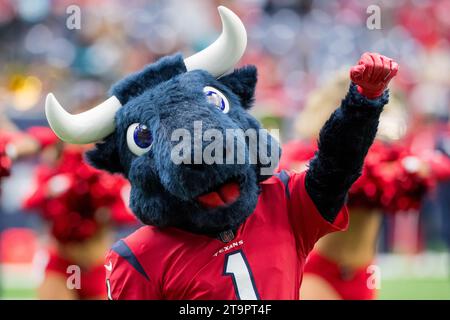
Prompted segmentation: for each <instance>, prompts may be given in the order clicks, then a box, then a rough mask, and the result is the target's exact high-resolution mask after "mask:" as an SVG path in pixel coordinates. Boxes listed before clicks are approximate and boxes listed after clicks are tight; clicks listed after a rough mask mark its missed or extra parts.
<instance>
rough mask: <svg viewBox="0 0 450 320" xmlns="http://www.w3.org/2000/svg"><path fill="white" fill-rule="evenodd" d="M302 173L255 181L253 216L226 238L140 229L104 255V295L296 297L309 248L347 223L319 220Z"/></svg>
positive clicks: (344, 217)
mask: <svg viewBox="0 0 450 320" xmlns="http://www.w3.org/2000/svg"><path fill="white" fill-rule="evenodd" d="M304 179H305V173H301V174H288V173H286V172H285V171H282V172H280V174H278V175H277V176H274V177H272V178H270V179H268V180H267V181H265V182H263V183H262V184H261V194H260V195H259V201H258V204H257V207H256V209H255V211H254V212H253V214H252V215H251V216H250V217H249V218H248V219H247V220H246V221H245V223H244V224H242V225H241V226H240V228H239V229H238V231H237V233H236V235H235V237H234V239H233V240H231V241H230V242H228V243H224V242H222V241H220V240H218V239H216V238H210V237H207V236H203V235H197V234H193V233H189V232H185V231H182V230H179V229H176V228H166V229H160V228H156V227H153V226H144V227H142V228H140V229H139V230H137V231H136V232H135V233H133V234H132V235H130V236H129V237H127V238H126V239H124V240H120V241H119V242H117V243H116V244H115V245H114V246H113V248H112V249H111V251H110V253H109V254H108V257H107V260H106V265H105V267H106V269H107V286H108V296H109V298H110V299H226V300H228V299H298V298H299V288H300V283H301V280H302V274H303V267H304V264H305V259H306V257H307V255H308V253H309V252H310V251H311V249H312V248H313V246H314V244H315V243H316V241H317V240H318V239H319V238H320V237H322V236H323V235H325V234H327V233H329V232H332V231H338V230H343V229H345V228H346V227H347V224H348V213H347V210H346V209H345V208H343V209H342V210H341V212H340V213H339V214H338V216H337V218H336V220H335V222H334V223H333V224H331V223H329V222H327V221H326V220H325V219H323V218H322V216H321V215H320V213H319V212H318V211H317V209H316V207H315V205H314V204H313V202H312V200H311V199H310V197H309V195H308V193H307V192H306V189H305V184H304Z"/></svg>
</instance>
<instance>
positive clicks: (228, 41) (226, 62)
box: [184, 6, 247, 78]
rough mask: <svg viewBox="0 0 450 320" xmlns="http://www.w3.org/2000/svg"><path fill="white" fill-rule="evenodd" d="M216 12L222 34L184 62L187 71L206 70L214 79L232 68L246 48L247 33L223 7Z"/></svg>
mask: <svg viewBox="0 0 450 320" xmlns="http://www.w3.org/2000/svg"><path fill="white" fill-rule="evenodd" d="M218 10H219V14H220V18H221V20H222V34H221V35H220V36H219V38H218V39H217V40H216V41H215V42H214V43H213V44H211V45H210V46H209V47H207V48H205V49H203V50H202V51H200V52H198V53H196V54H194V55H193V56H190V57H189V58H186V59H185V60H184V64H185V65H186V68H187V70H188V71H191V70H197V69H201V70H206V71H208V72H209V73H211V74H212V75H213V76H215V77H216V78H218V77H220V76H222V75H224V74H225V73H227V72H228V71H230V70H232V69H233V68H234V66H235V65H236V64H237V63H238V61H239V59H241V57H242V55H243V54H244V51H245V48H246V46H247V32H246V31H245V27H244V24H243V23H242V21H241V19H239V17H238V16H237V15H236V14H235V13H234V12H233V11H231V10H230V9H228V8H225V7H224V6H220V7H219V8H218Z"/></svg>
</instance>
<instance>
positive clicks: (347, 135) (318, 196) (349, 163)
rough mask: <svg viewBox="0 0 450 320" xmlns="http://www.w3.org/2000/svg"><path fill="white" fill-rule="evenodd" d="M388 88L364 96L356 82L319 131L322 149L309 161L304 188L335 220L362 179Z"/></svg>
mask: <svg viewBox="0 0 450 320" xmlns="http://www.w3.org/2000/svg"><path fill="white" fill-rule="evenodd" d="M388 99H389V92H388V91H387V90H386V91H385V92H384V93H383V95H382V96H381V97H379V98H377V99H374V100H369V99H367V98H365V97H364V96H362V95H361V94H360V93H359V92H358V90H357V87H356V85H355V84H353V83H352V84H351V85H350V90H349V92H348V94H347V96H346V97H345V99H344V100H342V103H341V106H340V108H338V109H337V110H336V111H335V112H334V113H333V114H332V115H331V117H330V118H329V119H328V121H327V122H326V123H325V125H324V126H323V128H322V129H321V131H320V136H319V141H318V145H319V149H318V151H317V152H316V154H315V156H314V158H313V159H312V160H311V162H310V163H309V169H308V171H307V173H306V180H305V187H306V190H307V192H308V194H309V196H310V197H311V199H312V200H313V202H314V204H315V205H316V207H317V209H318V211H319V212H320V214H321V215H322V216H323V217H324V218H325V219H326V220H327V221H329V222H333V221H334V219H335V218H336V216H337V214H338V213H339V210H340V209H341V208H342V206H343V205H344V204H345V201H346V198H347V193H348V190H349V189H350V187H351V186H352V184H353V183H354V182H355V181H356V180H357V179H358V178H359V176H360V175H361V171H362V166H363V163H364V158H365V156H366V154H367V152H368V150H369V148H370V146H371V145H372V143H373V140H374V139H375V135H376V132H377V128H378V121H379V118H380V114H381V111H383V107H384V105H385V104H386V103H387V102H388Z"/></svg>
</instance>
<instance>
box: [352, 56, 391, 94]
mask: <svg viewBox="0 0 450 320" xmlns="http://www.w3.org/2000/svg"><path fill="white" fill-rule="evenodd" d="M397 72H398V64H397V62H395V61H394V60H392V59H391V58H388V57H385V56H382V55H381V54H378V53H371V52H366V53H364V54H363V55H362V56H361V59H359V61H358V64H357V65H356V66H353V67H352V68H351V69H350V79H351V80H352V81H353V82H354V83H355V84H356V85H357V86H358V91H359V93H361V94H362V95H363V96H365V97H367V98H369V99H375V98H378V97H379V96H381V95H382V94H383V92H384V90H385V89H386V87H387V85H388V83H389V81H391V79H392V78H393V77H394V76H395V75H396V74H397Z"/></svg>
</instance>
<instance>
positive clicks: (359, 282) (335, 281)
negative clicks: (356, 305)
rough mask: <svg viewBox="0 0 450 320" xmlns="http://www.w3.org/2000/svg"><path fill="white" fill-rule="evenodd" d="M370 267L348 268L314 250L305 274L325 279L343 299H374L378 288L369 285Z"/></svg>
mask: <svg viewBox="0 0 450 320" xmlns="http://www.w3.org/2000/svg"><path fill="white" fill-rule="evenodd" d="M368 267H369V265H366V266H361V267H359V268H357V269H347V268H344V267H342V266H340V265H339V264H338V263H336V262H335V261H333V260H330V259H328V258H326V257H324V256H323V255H322V254H320V253H319V252H317V251H316V250H313V251H312V252H311V253H310V255H309V256H308V260H307V261H306V265H305V274H313V275H316V276H319V277H321V278H322V279H324V280H325V281H326V282H328V284H329V285H330V286H332V287H333V289H334V290H335V291H336V292H337V293H338V294H339V296H340V297H341V298H342V299H343V300H373V299H375V298H376V294H377V290H376V289H375V288H374V287H370V286H368V282H369V281H370V277H372V274H371V273H370V272H368Z"/></svg>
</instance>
